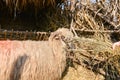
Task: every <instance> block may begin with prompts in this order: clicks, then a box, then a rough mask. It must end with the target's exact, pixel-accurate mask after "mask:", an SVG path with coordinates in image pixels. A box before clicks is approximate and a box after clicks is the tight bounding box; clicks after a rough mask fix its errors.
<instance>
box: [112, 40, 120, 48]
mask: <svg viewBox="0 0 120 80" xmlns="http://www.w3.org/2000/svg"><path fill="white" fill-rule="evenodd" d="M112 48H113V50H116V49H117V48H120V41H118V42H115V43H113V45H112Z"/></svg>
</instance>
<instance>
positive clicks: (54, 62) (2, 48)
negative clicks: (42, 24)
mask: <svg viewBox="0 0 120 80" xmlns="http://www.w3.org/2000/svg"><path fill="white" fill-rule="evenodd" d="M72 37H73V34H72V32H70V31H69V30H68V29H66V28H60V29H58V30H57V31H55V32H52V33H51V35H50V37H49V40H48V41H31V40H26V41H17V40H14V41H11V40H6V41H5V40H2V41H0V79H1V80H59V79H60V78H61V77H62V73H63V71H64V70H65V67H66V54H67V51H66V48H67V45H66V42H65V41H67V40H70V39H69V38H72Z"/></svg>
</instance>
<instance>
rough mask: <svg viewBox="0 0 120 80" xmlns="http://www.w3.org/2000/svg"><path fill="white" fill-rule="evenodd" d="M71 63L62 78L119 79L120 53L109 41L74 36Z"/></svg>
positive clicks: (73, 79)
mask: <svg viewBox="0 0 120 80" xmlns="http://www.w3.org/2000/svg"><path fill="white" fill-rule="evenodd" d="M72 43H74V45H75V49H73V50H68V51H71V54H72V56H73V57H72V58H70V59H71V60H70V61H71V63H68V65H69V66H70V67H69V69H68V72H67V73H66V76H65V77H64V78H63V80H119V79H120V62H119V60H120V54H119V52H115V51H113V49H112V43H111V42H110V41H108V42H105V41H102V40H97V39H95V38H94V39H93V38H92V39H90V38H74V39H73V41H72Z"/></svg>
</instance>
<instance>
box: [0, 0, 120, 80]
mask: <svg viewBox="0 0 120 80" xmlns="http://www.w3.org/2000/svg"><path fill="white" fill-rule="evenodd" d="M58 28H65V29H66V28H67V29H68V30H70V32H72V33H73V34H74V37H73V36H72V37H71V36H70V35H68V34H69V33H65V32H67V31H63V33H62V32H60V35H59V32H57V34H55V35H54V34H52V33H54V32H56V30H57V31H59V30H58ZM70 34H71V33H70ZM50 35H54V38H53V39H51V37H50ZM66 35H67V36H66ZM49 38H50V39H51V40H53V41H54V40H58V43H59V44H63V43H65V45H66V47H65V54H66V55H57V56H56V57H58V56H59V57H58V58H60V59H61V61H62V60H63V58H64V60H65V61H64V60H63V62H65V63H64V66H62V69H63V68H65V69H64V71H63V72H62V70H60V71H58V72H57V71H55V70H54V69H53V68H52V67H55V66H54V65H56V66H57V67H59V68H58V69H61V68H60V66H61V65H62V64H61V65H60V64H57V62H56V63H54V59H53V56H51V55H54V54H52V51H51V49H50V47H48V46H46V45H44V41H45V44H46V42H49ZM64 39H65V40H64ZM0 40H1V41H0V44H1V45H0V47H1V46H3V47H4V46H6V45H7V43H6V44H5V45H4V43H2V41H11V42H13V43H14V41H18V43H19V42H26V41H31V42H35V44H34V43H33V44H32V46H34V47H33V49H32V48H31V49H32V50H34V49H35V50H34V51H33V52H34V53H35V55H32V51H31V52H30V56H31V55H32V56H33V61H32V59H30V60H29V58H28V56H26V55H25V56H24V57H23V56H20V57H21V58H20V60H18V63H17V64H15V63H13V64H12V62H10V63H9V64H8V65H10V64H11V65H12V66H10V69H11V70H10V71H11V72H10V71H7V69H6V68H4V69H6V70H4V71H6V72H4V73H8V72H10V75H3V79H5V80H8V79H9V80H27V78H28V76H27V70H29V69H30V68H29V69H26V66H27V65H30V64H29V63H30V62H31V63H33V62H34V61H35V62H36V63H39V59H38V57H37V56H36V55H39V57H40V58H41V61H43V63H42V62H41V63H40V64H37V65H36V64H35V63H34V64H35V68H34V66H32V68H33V72H35V69H36V70H41V69H39V67H38V66H41V65H42V64H44V65H43V66H45V65H46V64H47V65H49V66H50V68H48V67H46V70H52V71H53V73H56V75H52V74H49V76H52V77H50V78H48V77H49V76H48V74H45V72H44V71H45V69H44V68H43V67H42V68H43V70H41V72H44V73H43V74H44V77H40V78H38V77H39V75H40V74H41V73H36V75H32V71H31V75H30V77H29V78H28V79H29V80H30V78H31V80H51V79H55V80H59V79H60V80H119V79H120V44H119V42H118V41H120V0H0ZM59 41H60V42H59ZM38 42H40V43H41V45H39V44H37V43H38ZM42 42H43V43H42ZM18 43H16V44H18ZM58 43H57V44H58ZM25 44H27V43H25ZM20 45H22V44H21V43H20ZM27 45H28V44H27ZM27 45H26V46H27ZM26 46H25V47H26ZM41 46H43V47H41ZM62 46H64V44H63V45H62ZM112 46H114V47H115V48H114V49H113V48H112ZM7 47H8V46H7ZM12 47H14V46H12ZM38 47H41V48H40V49H39V50H42V49H43V51H42V52H41V53H44V51H46V50H47V49H49V50H50V52H51V54H49V53H47V52H46V54H48V55H49V56H50V57H49V56H48V55H46V54H44V55H42V56H43V57H41V56H40V55H41V53H40V54H38V53H37V51H39V50H37V49H38ZM58 47H59V46H58ZM0 49H1V48H0ZM11 49H12V48H11ZM16 49H17V48H16ZM26 49H27V48H26ZM44 49H46V50H44ZM18 50H21V51H23V50H24V49H23V48H22V47H21V48H20V47H18ZM53 50H56V49H53ZM60 50H62V49H61V48H59V50H58V52H57V53H59V51H60ZM28 51H30V50H28ZM6 52H7V50H6ZM13 52H14V51H13ZM4 53H5V52H4ZM8 53H9V52H8ZM10 53H12V52H10ZM14 53H15V52H14ZM34 53H33V54H34ZM19 54H20V55H22V54H21V53H19ZM27 54H28V53H27ZM2 56H3V57H6V55H3V53H2V51H0V59H1V60H2V59H3V58H2ZM7 56H9V54H7ZM12 56H14V57H15V55H14V54H12ZM12 56H11V57H12ZM60 56H61V57H60ZM63 56H64V57H63ZM34 57H37V58H36V59H37V60H35V58H34ZM42 58H44V59H42ZM47 58H49V59H51V60H48V59H47ZM27 59H28V60H29V61H27V62H25V61H26V60H27ZM9 60H13V59H12V58H10V57H9V59H6V62H7V61H9ZM57 60H58V59H57V58H56V59H55V61H57ZM13 61H14V60H13ZM19 61H20V63H19ZM47 61H48V63H49V61H51V63H50V64H48V63H47ZM52 61H53V63H52ZM58 61H60V60H58ZM3 62H4V61H0V63H1V65H0V75H2V74H1V73H2V72H1V70H2V67H3V65H2V64H3ZM16 62H17V61H16ZM51 64H52V65H51ZM13 65H14V67H15V69H12V68H14V67H13ZM65 66H66V67H65ZM5 67H6V66H5ZM24 67H25V69H24ZM55 69H57V68H55ZM25 70H26V71H25ZM12 71H13V72H14V71H16V73H12ZM52 71H51V72H52ZM36 72H39V71H36ZM46 73H47V71H46ZM48 73H49V71H48ZM60 73H61V74H60ZM57 74H59V75H60V76H58V75H57ZM24 75H25V76H27V77H26V79H25V77H24ZM40 76H41V75H40ZM33 77H34V78H33Z"/></svg>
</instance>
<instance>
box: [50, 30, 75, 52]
mask: <svg viewBox="0 0 120 80" xmlns="http://www.w3.org/2000/svg"><path fill="white" fill-rule="evenodd" d="M72 38H73V33H72V32H71V31H70V30H69V29H67V28H59V29H58V30H57V31H55V32H53V33H51V35H50V37H49V44H50V46H52V47H53V48H54V49H56V50H58V49H62V48H66V47H67V45H66V43H67V42H69V41H70V40H71V39H72ZM61 47H62V48H61ZM56 50H55V51H56Z"/></svg>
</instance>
